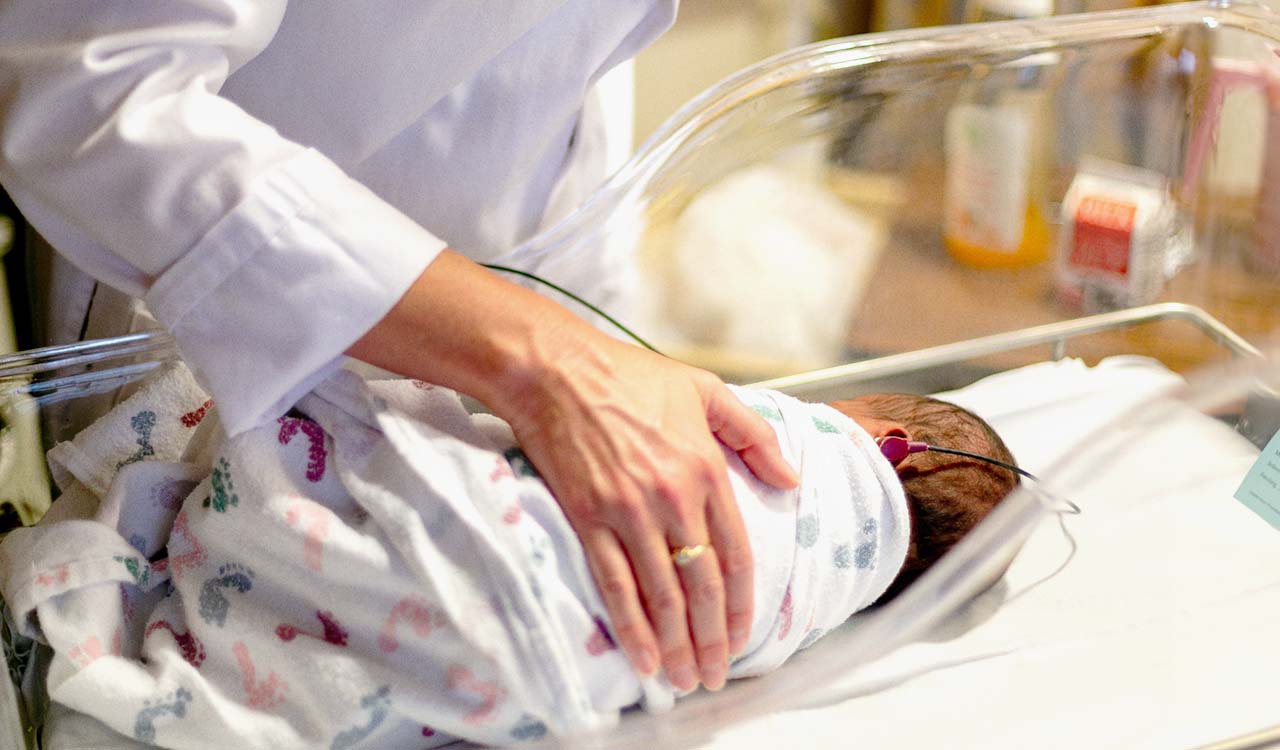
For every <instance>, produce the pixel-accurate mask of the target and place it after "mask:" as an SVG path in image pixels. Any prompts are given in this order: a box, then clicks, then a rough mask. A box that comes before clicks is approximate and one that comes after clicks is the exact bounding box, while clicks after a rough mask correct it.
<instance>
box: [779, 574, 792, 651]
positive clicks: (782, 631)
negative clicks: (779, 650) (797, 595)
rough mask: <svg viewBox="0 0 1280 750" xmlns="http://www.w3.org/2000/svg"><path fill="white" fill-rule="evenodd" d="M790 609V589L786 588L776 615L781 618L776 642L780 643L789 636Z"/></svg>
mask: <svg viewBox="0 0 1280 750" xmlns="http://www.w3.org/2000/svg"><path fill="white" fill-rule="evenodd" d="M792 609H793V608H792V604H791V587H790V586H787V593H785V594H783V595H782V610H781V611H779V612H778V615H779V616H780V617H781V618H782V624H780V625H779V626H778V640H780V641H781V640H784V639H786V637H787V636H788V635H790V634H791V620H792V615H793V612H792Z"/></svg>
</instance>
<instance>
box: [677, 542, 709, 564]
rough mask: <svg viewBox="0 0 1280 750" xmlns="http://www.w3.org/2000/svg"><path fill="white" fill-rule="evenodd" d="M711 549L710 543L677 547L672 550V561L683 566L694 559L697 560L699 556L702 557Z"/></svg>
mask: <svg viewBox="0 0 1280 750" xmlns="http://www.w3.org/2000/svg"><path fill="white" fill-rule="evenodd" d="M709 549H711V545H709V544H694V545H690V546H688V547H677V548H676V549H673V550H671V562H673V563H675V564H676V565H677V566H679V567H682V568H683V567H684V566H686V565H688V564H689V563H691V562H693V561H694V560H697V559H698V558H699V557H702V556H703V555H704V554H706V551H707V550H709Z"/></svg>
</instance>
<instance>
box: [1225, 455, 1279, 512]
mask: <svg viewBox="0 0 1280 750" xmlns="http://www.w3.org/2000/svg"><path fill="white" fill-rule="evenodd" d="M1236 499H1237V500H1239V501H1240V502H1242V503H1244V504H1245V506H1246V507H1247V508H1249V510H1251V511H1253V512H1254V513H1257V514H1258V515H1260V516H1262V518H1263V519H1264V520H1265V521H1266V522H1267V523H1269V524H1271V525H1272V526H1274V527H1276V528H1277V529H1280V432H1277V433H1276V434H1275V435H1274V436H1273V437H1272V438H1271V442H1269V443H1267V447H1266V448H1263V449H1262V455H1260V456H1258V462H1257V463H1255V464H1254V465H1253V468H1252V469H1249V473H1248V474H1246V475H1245V476H1244V481H1243V482H1241V483H1240V489H1238V490H1236Z"/></svg>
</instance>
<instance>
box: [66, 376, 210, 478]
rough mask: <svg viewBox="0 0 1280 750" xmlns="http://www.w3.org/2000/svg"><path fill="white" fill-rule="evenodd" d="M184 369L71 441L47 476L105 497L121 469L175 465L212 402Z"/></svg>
mask: <svg viewBox="0 0 1280 750" xmlns="http://www.w3.org/2000/svg"><path fill="white" fill-rule="evenodd" d="M208 398H209V397H208V396H207V395H205V393H204V391H202V390H201V389H200V386H199V385H197V384H196V381H195V378H193V377H192V376H191V371H190V370H188V369H187V368H186V366H184V365H181V364H174V365H171V366H169V367H167V368H166V369H165V370H164V371H163V372H161V373H159V374H158V375H156V376H154V377H152V378H150V379H149V380H147V381H146V384H145V385H143V386H142V388H141V389H139V391H138V392H137V393H135V394H133V395H132V396H130V397H129V398H127V399H125V400H124V401H123V402H122V403H121V404H120V405H119V406H117V407H116V408H114V409H112V410H111V411H110V412H109V413H108V414H107V415H105V416H103V417H102V418H101V419H99V420H98V421H96V422H94V423H93V424H91V425H89V426H88V427H87V428H85V429H84V430H83V431H81V432H80V434H78V435H76V436H75V437H74V438H73V439H71V440H68V441H65V442H62V443H58V444H57V445H55V446H54V447H53V448H52V449H51V450H50V451H49V454H48V458H49V471H50V473H52V474H53V479H54V481H55V482H57V484H58V486H59V487H61V488H62V489H63V490H66V489H67V488H68V487H69V486H70V484H71V482H72V481H79V482H80V483H82V484H83V485H85V486H86V487H88V488H89V490H90V491H92V492H93V493H94V494H95V495H97V496H99V497H102V496H104V495H106V494H107V490H108V488H109V487H110V485H111V481H112V479H114V478H115V475H116V472H118V471H119V470H120V469H121V468H122V467H124V466H128V465H129V464H133V463H137V462H139V461H177V460H179V459H180V457H181V456H182V454H183V452H184V451H185V450H186V448H187V444H188V442H189V441H190V440H191V438H192V436H193V434H194V433H195V431H196V428H197V426H198V425H200V423H201V422H203V421H204V417H205V415H206V414H207V413H209V411H210V409H211V407H212V402H211V401H209V400H208Z"/></svg>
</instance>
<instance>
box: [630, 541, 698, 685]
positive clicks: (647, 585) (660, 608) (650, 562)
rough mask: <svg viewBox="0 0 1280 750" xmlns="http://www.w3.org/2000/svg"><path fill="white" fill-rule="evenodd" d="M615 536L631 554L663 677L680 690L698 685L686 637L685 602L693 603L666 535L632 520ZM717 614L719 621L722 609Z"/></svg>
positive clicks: (696, 673)
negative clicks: (674, 562)
mask: <svg viewBox="0 0 1280 750" xmlns="http://www.w3.org/2000/svg"><path fill="white" fill-rule="evenodd" d="M619 538H620V539H621V540H622V543H623V544H624V545H625V546H626V550H627V554H628V555H629V556H630V557H631V561H632V566H633V568H634V569H635V575H636V581H637V582H638V583H639V585H640V592H641V594H642V595H643V597H644V603H645V609H646V610H647V611H648V613H649V622H650V623H651V625H652V626H653V631H654V634H655V635H656V636H657V639H658V650H659V653H660V654H661V655H662V669H663V671H664V672H666V675H667V680H669V681H670V682H671V684H672V685H674V686H676V688H678V689H680V690H693V689H694V688H696V687H697V686H698V679H699V670H698V663H697V660H696V658H695V652H694V644H693V642H692V641H691V639H690V637H689V636H690V633H689V616H688V612H689V610H688V608H687V607H686V603H688V605H689V606H694V603H693V602H686V598H685V592H684V588H683V586H682V585H681V582H680V579H679V578H678V577H677V576H676V570H675V565H674V564H672V562H671V550H670V549H669V548H668V547H667V543H666V535H665V534H664V533H662V532H661V531H659V530H658V529H657V528H655V527H652V526H649V525H647V524H636V525H632V526H629V527H627V528H626V529H625V530H623V531H620V532H619ZM720 618H721V622H723V618H724V614H723V610H721V613H720ZM722 627H723V626H722Z"/></svg>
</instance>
